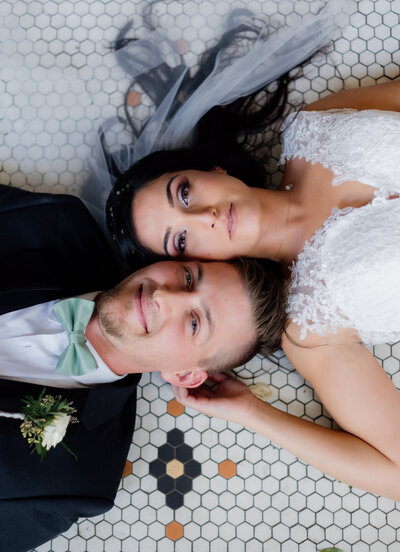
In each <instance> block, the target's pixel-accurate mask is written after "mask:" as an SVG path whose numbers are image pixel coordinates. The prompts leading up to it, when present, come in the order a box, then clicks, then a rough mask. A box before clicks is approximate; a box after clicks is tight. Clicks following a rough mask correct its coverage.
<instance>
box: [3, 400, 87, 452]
mask: <svg viewBox="0 0 400 552" xmlns="http://www.w3.org/2000/svg"><path fill="white" fill-rule="evenodd" d="M45 393H46V389H43V390H42V392H41V393H40V395H39V397H38V398H37V399H34V398H33V397H32V396H27V397H25V398H24V399H22V402H23V403H24V406H23V407H22V413H12V412H4V411H0V416H4V417H6V418H17V419H21V420H23V422H22V424H21V425H20V430H21V433H22V435H23V437H25V439H26V440H27V441H28V443H29V446H30V447H31V448H32V449H33V450H36V452H37V453H38V454H39V456H40V459H41V460H43V458H44V457H45V456H46V453H47V452H48V451H49V450H50V449H51V448H52V447H55V446H56V445H58V444H59V443H61V445H62V446H63V447H64V448H65V449H66V450H67V451H68V452H69V453H70V454H72V456H73V457H74V458H75V460H77V459H78V458H77V456H76V454H75V453H74V452H72V450H71V449H70V448H69V447H68V446H67V445H66V444H65V443H63V442H62V440H63V439H64V436H65V433H66V431H67V428H68V425H69V423H70V422H71V423H74V422H75V423H76V422H77V421H78V420H77V418H74V417H73V416H72V415H73V414H74V413H75V412H76V410H75V408H73V406H72V403H69V402H67V401H66V400H65V399H62V398H61V397H60V396H58V397H54V396H53V395H45Z"/></svg>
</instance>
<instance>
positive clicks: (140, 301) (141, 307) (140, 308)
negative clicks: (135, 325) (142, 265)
mask: <svg viewBox="0 0 400 552" xmlns="http://www.w3.org/2000/svg"><path fill="white" fill-rule="evenodd" d="M135 303H136V312H137V313H138V318H139V321H140V324H141V325H142V326H143V328H144V330H145V332H146V333H148V330H147V321H146V315H145V297H144V293H143V284H141V285H140V286H139V289H138V291H137V293H136V297H135Z"/></svg>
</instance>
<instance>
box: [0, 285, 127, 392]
mask: <svg viewBox="0 0 400 552" xmlns="http://www.w3.org/2000/svg"><path fill="white" fill-rule="evenodd" d="M97 294H98V292H95V293H90V294H86V295H81V296H80V297H82V298H83V299H88V300H89V301H93V300H94V298H95V297H96V295H97ZM58 301H59V299H58V300H56V301H48V302H47V303H41V304H40V305H34V306H33V307H28V308H25V309H20V310H18V311H13V312H9V313H6V314H3V315H1V316H0V378H5V379H9V380H15V381H25V382H27V383H36V384H38V385H48V386H52V387H64V388H72V387H88V386H89V387H93V386H96V385H100V384H102V383H108V382H112V381H116V380H118V379H121V378H123V377H124V376H118V375H117V374H115V373H114V372H113V371H112V370H110V368H108V366H107V365H106V364H105V363H104V361H103V360H102V359H101V358H100V356H99V355H98V354H97V352H96V350H95V349H94V348H93V346H92V344H91V343H90V342H89V341H88V340H86V345H87V346H88V348H89V350H90V352H91V353H92V355H93V356H94V358H95V360H96V363H97V366H98V368H97V370H94V371H93V372H90V373H89V374H85V375H83V376H66V375H63V374H57V373H56V372H55V368H56V365H57V362H58V359H59V358H60V356H61V354H62V352H63V351H64V349H65V348H66V347H67V346H68V343H69V340H68V332H67V331H66V330H65V328H64V327H63V326H62V324H60V322H59V321H58V319H57V317H56V316H55V314H54V313H53V311H52V309H53V305H55V303H58Z"/></svg>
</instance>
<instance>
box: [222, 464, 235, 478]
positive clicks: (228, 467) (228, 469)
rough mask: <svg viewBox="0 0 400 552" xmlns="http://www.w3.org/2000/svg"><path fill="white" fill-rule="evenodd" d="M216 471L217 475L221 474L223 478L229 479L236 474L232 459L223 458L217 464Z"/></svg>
mask: <svg viewBox="0 0 400 552" xmlns="http://www.w3.org/2000/svg"><path fill="white" fill-rule="evenodd" d="M218 472H219V475H222V477H225V479H230V478H231V477H233V476H234V475H236V464H234V463H233V462H232V460H224V461H223V462H221V463H220V465H219V466H218Z"/></svg>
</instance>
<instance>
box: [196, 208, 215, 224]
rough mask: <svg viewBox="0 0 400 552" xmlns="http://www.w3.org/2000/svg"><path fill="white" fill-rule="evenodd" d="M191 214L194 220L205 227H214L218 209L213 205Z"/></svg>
mask: <svg viewBox="0 0 400 552" xmlns="http://www.w3.org/2000/svg"><path fill="white" fill-rule="evenodd" d="M193 214H194V216H195V218H196V220H197V221H198V222H199V223H200V224H202V225H204V226H205V227H207V228H214V226H215V223H216V221H217V219H218V211H217V209H216V208H215V207H207V208H205V209H201V210H199V211H197V212H196V213H193Z"/></svg>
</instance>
